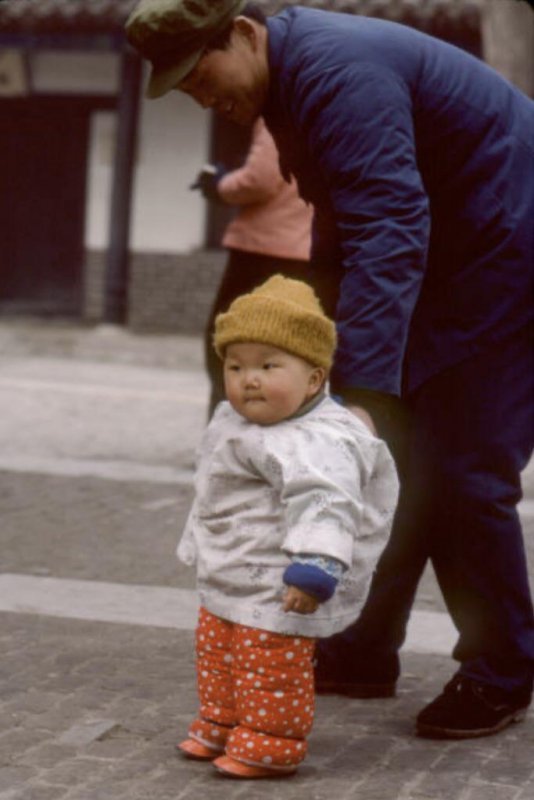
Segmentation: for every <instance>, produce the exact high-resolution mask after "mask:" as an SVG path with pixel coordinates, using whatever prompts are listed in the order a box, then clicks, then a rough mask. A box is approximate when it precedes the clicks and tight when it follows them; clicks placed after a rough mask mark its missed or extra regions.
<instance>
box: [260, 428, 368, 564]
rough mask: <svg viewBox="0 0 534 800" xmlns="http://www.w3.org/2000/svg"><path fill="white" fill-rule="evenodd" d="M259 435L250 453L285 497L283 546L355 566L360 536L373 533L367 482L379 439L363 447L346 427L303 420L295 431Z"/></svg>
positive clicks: (294, 552)
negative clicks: (366, 503) (326, 427)
mask: <svg viewBox="0 0 534 800" xmlns="http://www.w3.org/2000/svg"><path fill="white" fill-rule="evenodd" d="M258 435H259V436H260V437H261V438H262V439H263V441H262V442H261V443H260V442H258V443H257V444H256V446H254V447H251V448H250V450H249V452H248V457H249V459H250V461H251V462H253V471H254V472H256V473H257V474H259V475H261V477H262V478H263V479H264V480H265V481H266V482H267V483H269V484H270V485H271V486H273V488H274V489H275V490H276V494H277V496H279V498H280V502H281V506H282V514H283V519H284V528H285V536H284V541H283V544H282V548H283V550H285V552H286V553H288V554H289V555H295V554H302V553H313V554H315V555H319V556H324V557H326V558H335V559H337V560H338V561H341V562H342V563H343V564H344V565H345V566H346V567H350V566H351V565H352V561H353V554H354V547H355V542H356V540H357V539H358V538H360V537H362V538H366V537H367V536H368V531H367V530H366V532H365V533H364V532H363V524H362V523H363V520H364V517H365V516H366V509H365V508H364V498H363V494H362V486H363V485H364V484H365V483H366V482H367V479H368V478H369V475H370V474H371V472H372V464H373V461H374V454H375V448H374V446H373V444H372V443H371V444H370V447H369V448H368V451H366V452H363V451H361V450H360V449H359V448H358V447H357V445H356V443H355V442H354V441H352V440H351V438H350V437H348V436H347V437H344V436H343V435H342V434H341V432H340V431H337V434H334V433H333V432H332V431H331V430H330V431H325V430H323V429H322V428H321V426H320V425H319V426H314V427H312V426H309V425H300V424H298V423H297V424H296V425H295V426H293V427H292V429H291V431H289V432H288V431H285V430H284V431H282V430H281V431H279V432H278V433H277V434H274V433H273V432H272V431H266V432H263V433H261V432H260V433H259V434H258Z"/></svg>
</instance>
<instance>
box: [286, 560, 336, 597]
mask: <svg viewBox="0 0 534 800" xmlns="http://www.w3.org/2000/svg"><path fill="white" fill-rule="evenodd" d="M283 581H284V583H286V584H287V585H288V586H296V587H297V589H301V590H302V591H303V592H308V594H311V595H313V597H315V598H317V600H319V602H320V603H324V602H325V600H330V598H331V597H332V595H333V594H334V592H335V591H336V586H337V580H336V578H334V577H332V575H329V574H328V573H327V572H325V571H324V570H323V569H320V568H319V567H314V566H312V565H311V564H300V563H298V562H294V563H293V564H290V565H289V567H287V568H286V570H285V572H284V575H283Z"/></svg>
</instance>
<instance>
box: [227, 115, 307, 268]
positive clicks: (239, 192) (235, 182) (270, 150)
mask: <svg viewBox="0 0 534 800" xmlns="http://www.w3.org/2000/svg"><path fill="white" fill-rule="evenodd" d="M217 191H218V192H219V195H220V196H221V199H222V200H223V201H224V202H225V203H228V204H229V205H233V206H239V212H238V214H237V216H236V217H235V219H233V220H232V222H230V224H229V225H228V227H227V229H226V231H225V233H224V237H223V240H222V244H223V246H224V247H228V248H232V249H234V250H244V251H246V252H249V253H261V254H263V255H269V256H277V257H279V258H295V259H301V260H305V261H307V260H308V258H309V255H310V229H311V219H312V214H313V211H312V207H311V206H307V205H306V204H305V203H304V201H303V200H301V199H300V197H299V196H298V193H297V187H296V184H295V183H294V182H292V183H287V182H286V181H285V180H284V179H283V178H282V175H281V174H280V169H279V167H278V151H277V150H276V146H275V144H274V141H273V139H272V137H271V134H270V133H269V132H268V130H267V128H266V127H265V123H264V122H263V120H262V119H259V120H257V122H256V123H255V125H254V129H253V132H252V144H251V146H250V150H249V152H248V155H247V158H246V161H245V163H244V164H243V166H242V167H241V168H240V169H236V170H233V171H232V172H229V173H228V174H227V175H225V176H224V177H223V178H221V180H220V181H219V183H218V184H217Z"/></svg>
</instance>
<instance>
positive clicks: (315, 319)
mask: <svg viewBox="0 0 534 800" xmlns="http://www.w3.org/2000/svg"><path fill="white" fill-rule="evenodd" d="M235 342H258V343H261V344H272V345H274V347H279V348H280V349H281V350H287V352H288V353H293V355H296V356H300V357H301V358H304V359H305V360H306V361H309V362H310V364H313V365H315V366H318V367H324V368H325V369H330V367H331V365H332V359H333V356H334V350H335V347H336V329H335V325H334V323H333V322H332V320H330V319H328V317H327V316H325V314H324V312H323V309H322V308H321V304H320V302H319V300H318V298H317V296H316V294H315V292H314V291H313V289H312V288H311V286H308V284H307V283H304V282H303V281H296V280H292V279H291V278H284V276H283V275H274V276H273V277H272V278H269V280H268V281H266V282H265V283H263V284H262V285H261V286H258V288H257V289H254V291H253V292H251V293H250V294H244V295H241V297H238V298H237V299H236V300H234V302H233V303H232V304H231V305H230V308H229V309H228V311H226V312H225V313H223V314H219V315H218V317H217V318H216V319H215V335H214V337H213V343H214V345H215V350H216V352H217V355H219V356H220V357H221V358H223V357H224V349H225V347H226V346H227V345H229V344H233V343H235Z"/></svg>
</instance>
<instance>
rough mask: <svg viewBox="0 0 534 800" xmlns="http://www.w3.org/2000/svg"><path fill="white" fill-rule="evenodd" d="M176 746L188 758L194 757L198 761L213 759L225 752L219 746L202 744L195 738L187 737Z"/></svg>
mask: <svg viewBox="0 0 534 800" xmlns="http://www.w3.org/2000/svg"><path fill="white" fill-rule="evenodd" d="M176 747H177V749H178V750H181V751H182V753H183V754H184V755H185V756H186V757H187V758H193V759H196V760H197V761H213V759H215V758H217V756H218V755H220V754H221V753H222V752H223V751H222V750H221V749H220V748H218V747H207V745H205V744H201V743H200V742H197V741H195V740H194V739H185V740H184V741H183V742H180V744H177V745H176Z"/></svg>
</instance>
